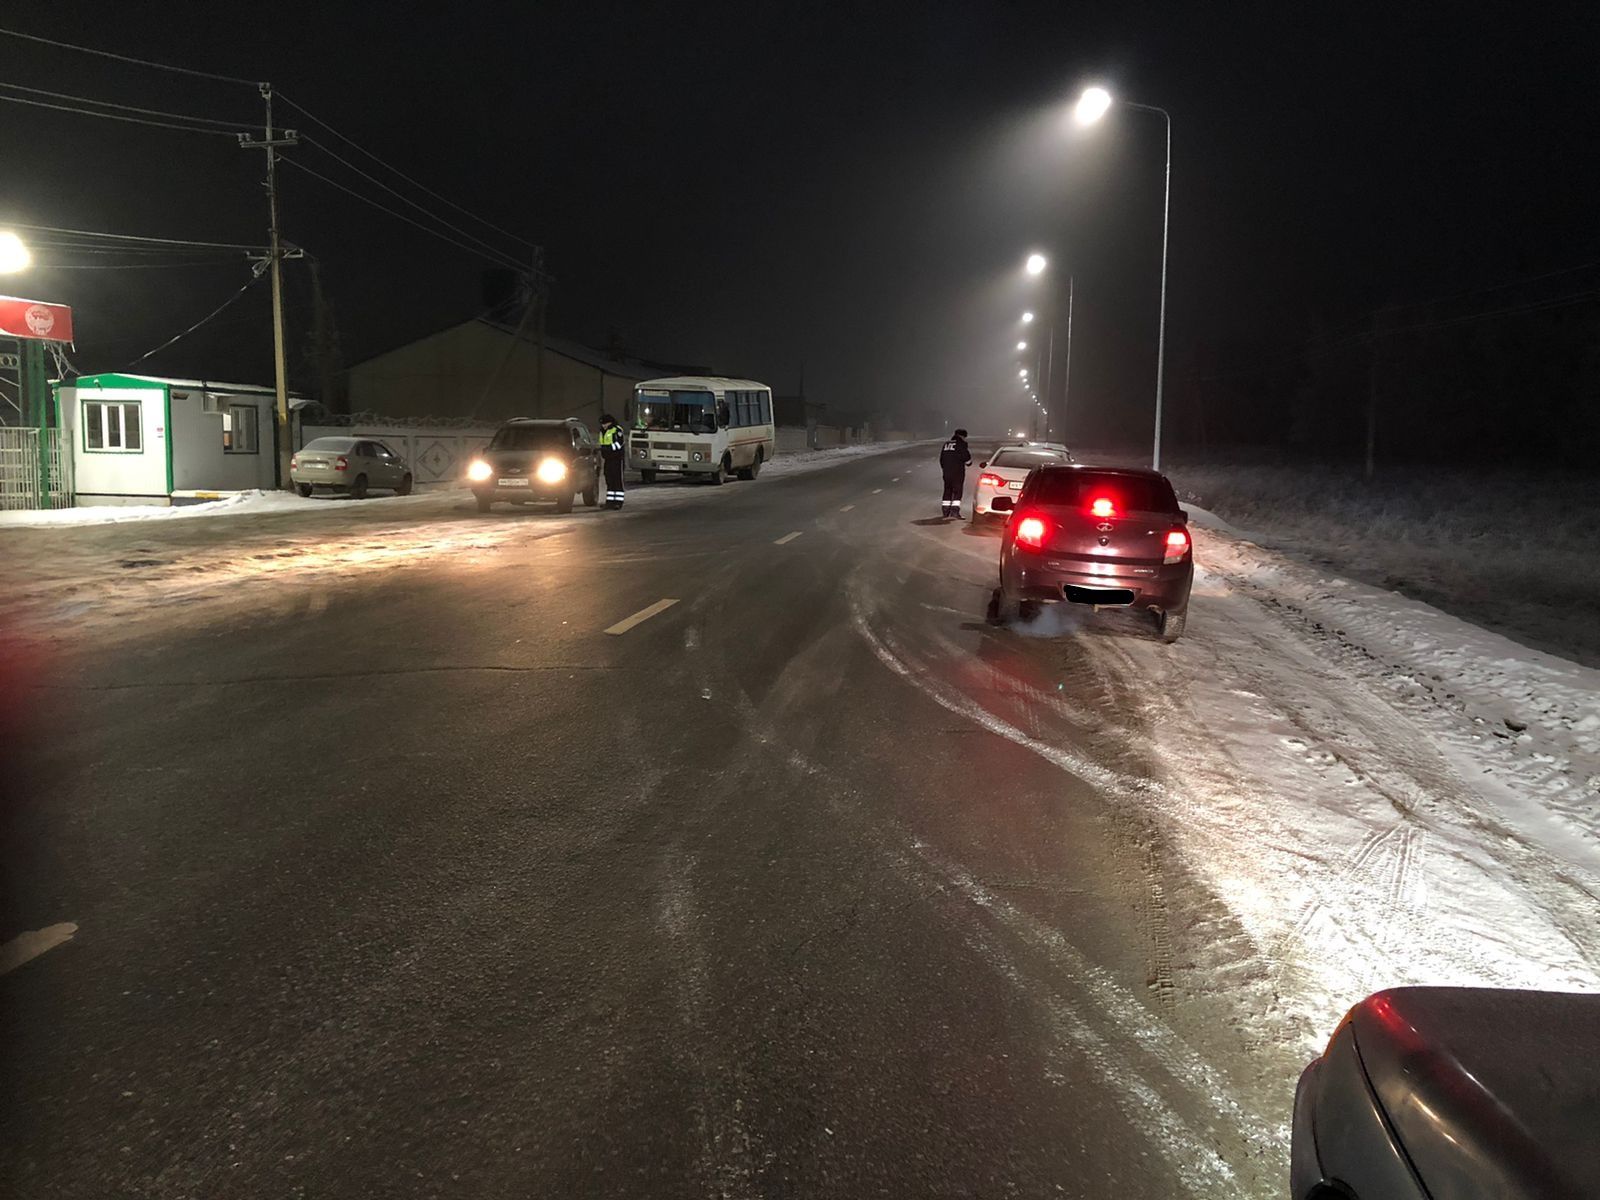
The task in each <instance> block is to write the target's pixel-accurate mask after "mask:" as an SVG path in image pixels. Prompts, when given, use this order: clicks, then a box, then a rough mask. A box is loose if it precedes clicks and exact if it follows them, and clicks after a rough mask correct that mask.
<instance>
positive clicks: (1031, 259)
mask: <svg viewBox="0 0 1600 1200" xmlns="http://www.w3.org/2000/svg"><path fill="white" fill-rule="evenodd" d="M1049 265H1050V264H1049V263H1048V262H1046V261H1045V257H1044V255H1042V254H1030V255H1028V261H1027V262H1026V263H1024V264H1023V269H1024V270H1025V271H1027V272H1028V274H1029V275H1042V274H1043V273H1044V269H1045V267H1047V266H1049Z"/></svg>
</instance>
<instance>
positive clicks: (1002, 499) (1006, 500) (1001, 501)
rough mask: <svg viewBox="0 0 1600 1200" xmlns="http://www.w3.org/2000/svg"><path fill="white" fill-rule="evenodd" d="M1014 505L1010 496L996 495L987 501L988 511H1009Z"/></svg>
mask: <svg viewBox="0 0 1600 1200" xmlns="http://www.w3.org/2000/svg"><path fill="white" fill-rule="evenodd" d="M1015 507H1016V502H1015V501H1013V500H1012V499H1011V497H1010V496H996V497H995V498H994V499H993V500H991V501H989V511H990V512H1010V511H1011V510H1012V509H1013V508H1015Z"/></svg>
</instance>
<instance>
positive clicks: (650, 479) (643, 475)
mask: <svg viewBox="0 0 1600 1200" xmlns="http://www.w3.org/2000/svg"><path fill="white" fill-rule="evenodd" d="M655 481H656V473H655V472H654V471H643V470H642V471H640V472H639V482H640V483H654V482H655Z"/></svg>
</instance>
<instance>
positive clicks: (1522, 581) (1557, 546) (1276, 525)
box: [1079, 453, 1600, 666]
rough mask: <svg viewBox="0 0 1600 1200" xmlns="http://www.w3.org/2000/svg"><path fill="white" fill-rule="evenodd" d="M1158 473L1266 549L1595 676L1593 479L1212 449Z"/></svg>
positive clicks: (1598, 596)
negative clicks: (1366, 470) (1276, 457)
mask: <svg viewBox="0 0 1600 1200" xmlns="http://www.w3.org/2000/svg"><path fill="white" fill-rule="evenodd" d="M1079 457H1080V458H1081V459H1084V460H1086V461H1093V457H1092V456H1089V455H1085V454H1080V456H1079ZM1104 457H1105V458H1107V459H1110V458H1115V457H1121V456H1115V455H1109V454H1108V455H1106V456H1104ZM1129 461H1133V460H1129ZM1146 461H1148V460H1146ZM1163 465H1164V468H1165V470H1166V472H1167V474H1168V475H1169V476H1170V477H1171V479H1172V482H1173V486H1174V487H1175V488H1176V489H1177V491H1178V495H1179V496H1180V497H1181V498H1182V499H1184V500H1187V501H1189V502H1191V503H1194V504H1197V505H1199V506H1200V507H1202V508H1207V509H1210V510H1211V511H1212V512H1215V513H1216V514H1218V515H1219V516H1221V517H1223V518H1224V519H1225V520H1227V521H1228V522H1230V523H1231V524H1233V525H1235V526H1237V527H1238V528H1239V529H1241V530H1243V531H1246V532H1247V533H1255V534H1259V535H1260V537H1261V538H1262V539H1263V540H1265V541H1267V542H1269V543H1270V544H1272V545H1274V546H1277V547H1279V548H1282V549H1286V550H1289V551H1292V552H1294V553H1297V554H1300V555H1303V556H1305V557H1307V558H1309V559H1311V560H1312V561H1314V562H1319V563H1325V564H1326V565H1328V566H1329V567H1330V568H1332V569H1334V570H1336V571H1338V572H1339V573H1341V574H1344V575H1348V576H1351V577H1354V578H1357V579H1360V580H1362V581H1363V582H1366V583H1371V584H1376V585H1378V586H1381V587H1385V588H1390V589H1392V590H1394V591H1398V592H1401V593H1403V594H1405V595H1407V596H1411V597H1414V598H1416V599H1419V600H1423V601H1425V602H1427V603H1429V604H1432V605H1434V606H1435V607H1436V608H1440V609H1443V610H1445V611H1446V612H1449V613H1453V614H1454V615H1456V616H1459V617H1463V618H1465V619H1467V620H1470V621H1473V622H1475V623H1477V624H1480V625H1484V626H1487V627H1489V628H1492V629H1495V630H1497V631H1498V632H1500V633H1503V634H1505V635H1506V636H1508V637H1511V638H1513V639H1515V640H1516V641H1519V642H1522V643H1523V644H1524V645H1528V646H1532V647H1535V648H1537V649H1540V650H1548V651H1550V652H1551V653H1555V654H1560V655H1562V656H1564V657H1567V658H1571V659H1574V660H1576V661H1578V662H1581V663H1584V664H1585V665H1588V666H1600V473H1590V474H1579V473H1577V472H1570V471H1568V472H1555V471H1545V472H1540V471H1529V470H1523V469H1494V468H1446V467H1415V468H1402V467H1386V468H1384V469H1383V470H1381V471H1380V472H1379V474H1378V476H1377V477H1376V478H1375V479H1373V480H1370V481H1369V480H1367V479H1365V478H1363V477H1362V474H1361V471H1360V468H1359V467H1358V466H1354V465H1351V466H1339V465H1329V464H1315V463H1307V462H1286V461H1281V460H1280V461H1276V462H1274V461H1268V460H1267V459H1265V458H1264V457H1263V456H1261V455H1259V454H1256V455H1245V454H1220V453H1219V454H1212V455H1209V456H1204V457H1202V456H1199V455H1196V454H1192V453H1180V454H1178V455H1176V456H1174V458H1172V459H1171V460H1169V461H1167V462H1166V463H1164V464H1163Z"/></svg>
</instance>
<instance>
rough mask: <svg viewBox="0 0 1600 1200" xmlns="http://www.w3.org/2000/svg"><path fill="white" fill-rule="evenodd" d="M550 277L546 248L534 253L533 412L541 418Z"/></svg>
mask: <svg viewBox="0 0 1600 1200" xmlns="http://www.w3.org/2000/svg"><path fill="white" fill-rule="evenodd" d="M549 280H550V277H549V276H548V275H547V274H546V273H545V269H544V247H543V246H537V247H535V248H534V251H533V302H534V303H535V304H537V305H538V306H539V314H538V321H539V323H538V324H537V325H535V326H534V334H533V336H534V347H535V349H534V354H535V356H536V357H535V358H534V363H533V411H534V412H536V413H538V414H539V415H540V416H541V417H542V416H544V415H545V411H544V333H545V321H544V317H545V302H546V300H548V299H549V296H550V286H549Z"/></svg>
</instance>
